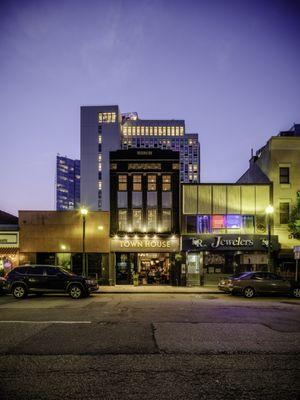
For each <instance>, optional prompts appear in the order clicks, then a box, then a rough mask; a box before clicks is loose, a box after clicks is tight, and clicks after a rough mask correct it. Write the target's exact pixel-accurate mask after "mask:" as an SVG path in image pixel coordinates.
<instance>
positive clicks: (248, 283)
mask: <svg viewBox="0 0 300 400" xmlns="http://www.w3.org/2000/svg"><path fill="white" fill-rule="evenodd" d="M220 286H222V287H220ZM219 289H220V290H223V291H225V292H228V293H231V294H243V295H244V296H245V297H246V298H248V299H249V298H252V297H254V296H255V295H258V294H281V295H287V294H289V295H292V296H293V297H297V298H300V284H299V283H298V284H297V283H296V282H290V281H288V280H286V279H284V278H283V277H281V276H279V275H277V274H273V273H271V272H245V273H244V274H241V275H239V276H237V277H229V278H228V279H227V280H226V279H224V280H223V283H222V285H220V284H219Z"/></svg>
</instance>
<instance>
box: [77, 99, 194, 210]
mask: <svg viewBox="0 0 300 400" xmlns="http://www.w3.org/2000/svg"><path fill="white" fill-rule="evenodd" d="M120 148H122V149H124V150H126V149H130V148H146V149H147V148H153V149H155V148H159V149H167V150H173V151H177V152H179V153H180V179H181V181H182V182H187V183H189V182H190V183H197V182H199V181H200V145H199V141H198V134H196V133H195V134H186V133H185V122H184V121H183V120H142V119H139V118H138V114H137V113H127V114H122V115H121V114H120V112H119V107H118V106H84V107H81V203H82V204H84V205H85V206H87V207H88V208H89V209H91V210H105V211H108V210H109V207H110V202H109V152H110V151H114V150H118V149H120Z"/></svg>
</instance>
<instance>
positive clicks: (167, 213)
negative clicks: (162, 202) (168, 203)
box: [161, 209, 172, 232]
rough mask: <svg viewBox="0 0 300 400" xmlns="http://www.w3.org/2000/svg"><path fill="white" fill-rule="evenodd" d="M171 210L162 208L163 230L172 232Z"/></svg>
mask: <svg viewBox="0 0 300 400" xmlns="http://www.w3.org/2000/svg"><path fill="white" fill-rule="evenodd" d="M171 225H172V221H171V210H167V209H165V210H162V226H161V227H162V231H163V232H170V231H171Z"/></svg>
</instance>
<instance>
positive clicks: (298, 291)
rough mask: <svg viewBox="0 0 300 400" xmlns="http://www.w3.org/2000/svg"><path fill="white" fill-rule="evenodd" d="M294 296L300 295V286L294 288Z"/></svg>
mask: <svg viewBox="0 0 300 400" xmlns="http://www.w3.org/2000/svg"><path fill="white" fill-rule="evenodd" d="M293 297H297V298H299V297H300V288H294V289H293Z"/></svg>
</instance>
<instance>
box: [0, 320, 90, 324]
mask: <svg viewBox="0 0 300 400" xmlns="http://www.w3.org/2000/svg"><path fill="white" fill-rule="evenodd" d="M91 323H92V321H0V324H91Z"/></svg>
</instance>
